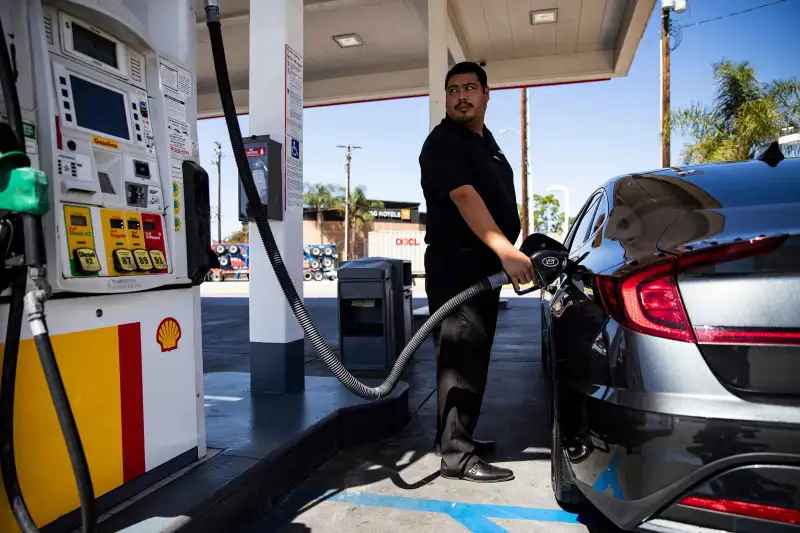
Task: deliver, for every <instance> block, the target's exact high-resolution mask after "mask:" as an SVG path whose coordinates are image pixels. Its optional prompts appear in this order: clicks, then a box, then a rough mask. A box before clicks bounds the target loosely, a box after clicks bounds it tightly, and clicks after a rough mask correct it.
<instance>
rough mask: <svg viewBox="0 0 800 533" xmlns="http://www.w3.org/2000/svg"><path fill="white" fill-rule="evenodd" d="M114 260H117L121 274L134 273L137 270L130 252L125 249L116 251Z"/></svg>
mask: <svg viewBox="0 0 800 533" xmlns="http://www.w3.org/2000/svg"><path fill="white" fill-rule="evenodd" d="M114 258H115V259H116V260H117V261H116V263H117V270H119V271H121V272H133V271H134V270H136V262H135V261H134V259H133V254H132V253H131V251H130V250H125V249H124V248H122V249H119V250H114Z"/></svg>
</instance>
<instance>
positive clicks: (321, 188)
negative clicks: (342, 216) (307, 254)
mask: <svg viewBox="0 0 800 533" xmlns="http://www.w3.org/2000/svg"><path fill="white" fill-rule="evenodd" d="M341 189H342V187H341V186H339V185H334V184H324V183H315V184H309V185H307V186H306V192H305V194H303V202H304V203H305V205H306V206H307V207H313V208H314V209H315V210H316V211H317V228H319V243H320V244H323V243H324V242H325V241H324V239H325V232H324V231H323V226H322V212H323V211H326V210H328V209H336V208H340V207H341V206H343V205H344V202H343V201H342V199H341Z"/></svg>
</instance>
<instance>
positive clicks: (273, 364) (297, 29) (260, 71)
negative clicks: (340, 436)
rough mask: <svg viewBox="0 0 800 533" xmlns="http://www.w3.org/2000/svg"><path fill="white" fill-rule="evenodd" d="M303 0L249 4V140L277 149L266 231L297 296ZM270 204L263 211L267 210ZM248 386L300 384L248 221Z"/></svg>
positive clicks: (293, 335)
mask: <svg viewBox="0 0 800 533" xmlns="http://www.w3.org/2000/svg"><path fill="white" fill-rule="evenodd" d="M302 57H303V2H299V1H297V0H250V128H249V134H250V135H269V136H270V137H271V138H272V139H273V140H276V141H278V142H280V143H281V144H283V162H284V165H283V174H284V176H283V180H284V194H285V213H284V215H283V220H282V221H280V222H278V221H274V220H270V228H272V233H273V234H274V235H275V240H276V242H277V244H278V247H279V249H280V253H281V256H282V257H283V260H284V262H285V264H286V268H287V270H288V271H289V273H290V274H291V277H292V281H293V282H294V285H295V287H297V290H298V293H299V294H300V295H301V296H302V294H303V263H302V256H303V254H302V242H303V204H302V196H303V187H302V185H303V183H302V179H303V168H302V146H303V107H302V106H303V60H302ZM272 208H273V207H272V206H270V209H272ZM249 230H250V382H251V390H252V392H253V393H255V394H259V393H282V392H299V391H302V390H303V389H304V387H305V369H304V364H303V360H304V358H303V346H304V336H303V330H302V329H301V328H300V324H299V323H298V322H297V320H296V319H295V317H294V314H293V313H292V311H291V310H290V309H289V306H288V304H287V303H286V300H285V298H284V295H283V291H282V290H281V288H280V285H278V281H277V278H276V276H275V273H274V271H273V269H272V265H271V264H270V263H269V259H268V258H267V254H266V250H265V249H264V245H263V244H262V242H261V238H260V236H259V234H258V228H257V227H256V225H255V224H254V223H252V222H251V223H250V227H249Z"/></svg>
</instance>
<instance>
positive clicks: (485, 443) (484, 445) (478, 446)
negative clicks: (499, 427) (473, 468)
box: [433, 440, 495, 457]
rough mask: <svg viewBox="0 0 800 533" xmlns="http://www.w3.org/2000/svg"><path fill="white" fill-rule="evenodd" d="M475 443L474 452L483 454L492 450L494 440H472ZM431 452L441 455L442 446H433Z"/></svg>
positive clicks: (437, 455)
mask: <svg viewBox="0 0 800 533" xmlns="http://www.w3.org/2000/svg"><path fill="white" fill-rule="evenodd" d="M472 442H473V443H474V444H475V454H477V455H483V454H485V453H489V452H491V451H493V450H494V446H495V442H494V441H493V440H473V441H472ZM433 453H434V454H436V457H441V456H442V447H441V445H439V444H435V445H434V446H433Z"/></svg>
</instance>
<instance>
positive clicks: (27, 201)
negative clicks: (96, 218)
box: [0, 152, 51, 296]
mask: <svg viewBox="0 0 800 533" xmlns="http://www.w3.org/2000/svg"><path fill="white" fill-rule="evenodd" d="M30 164H31V162H30V159H29V158H28V156H27V155H25V154H24V153H22V152H6V153H4V154H2V155H0V210H3V211H10V212H12V213H19V214H20V215H21V216H22V232H23V235H24V238H25V264H26V265H27V266H28V267H29V269H30V276H31V280H32V281H33V282H34V283H35V284H36V286H37V287H38V288H39V289H41V290H43V291H45V292H46V293H47V295H48V296H49V295H50V293H51V291H50V286H49V285H48V283H47V254H46V251H45V245H44V229H43V226H42V217H43V216H44V215H45V214H47V212H48V211H49V210H50V203H49V201H48V198H47V188H48V180H47V175H46V174H45V173H44V172H42V171H41V170H38V169H35V168H32V167H31V166H30Z"/></svg>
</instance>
